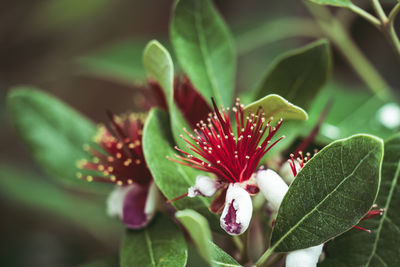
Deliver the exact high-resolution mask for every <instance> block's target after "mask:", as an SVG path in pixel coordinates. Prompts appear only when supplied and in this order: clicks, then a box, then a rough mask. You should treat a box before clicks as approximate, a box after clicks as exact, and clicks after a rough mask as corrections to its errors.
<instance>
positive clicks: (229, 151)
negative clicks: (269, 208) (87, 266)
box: [175, 99, 283, 235]
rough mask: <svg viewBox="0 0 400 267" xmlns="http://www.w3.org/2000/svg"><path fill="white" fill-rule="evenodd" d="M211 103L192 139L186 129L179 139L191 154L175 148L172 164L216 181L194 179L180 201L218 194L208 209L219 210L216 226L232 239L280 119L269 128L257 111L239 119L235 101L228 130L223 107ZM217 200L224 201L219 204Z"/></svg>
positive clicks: (247, 212)
mask: <svg viewBox="0 0 400 267" xmlns="http://www.w3.org/2000/svg"><path fill="white" fill-rule="evenodd" d="M212 101H213V106H214V113H212V114H209V117H208V119H207V121H206V122H204V121H200V123H198V124H197V129H195V130H194V132H195V135H196V136H194V135H192V134H190V133H189V132H187V131H186V130H185V131H186V133H187V134H188V136H189V137H190V139H187V138H185V137H183V136H181V137H182V138H183V140H185V141H186V142H187V144H188V148H189V149H190V150H191V151H192V152H194V155H192V154H190V153H188V152H186V151H183V150H182V149H179V148H177V147H176V149H177V150H178V151H180V152H181V153H182V154H184V155H185V156H186V157H184V156H180V155H176V157H177V159H175V161H177V162H179V163H181V164H183V165H186V166H190V167H192V168H195V169H199V170H202V171H206V172H210V173H213V174H214V175H215V176H216V178H217V179H216V180H215V179H211V178H199V177H198V178H197V179H196V184H195V185H194V186H193V187H191V188H189V191H188V193H187V194H185V195H184V196H186V195H187V196H189V197H194V196H197V195H202V196H212V195H214V193H215V192H216V191H217V190H221V193H220V194H219V195H218V196H217V197H216V198H215V199H214V201H213V203H212V205H211V210H212V211H221V210H222V207H223V205H224V208H223V211H222V216H221V226H222V228H223V229H224V230H225V231H227V232H228V233H229V234H232V235H236V234H241V233H243V232H244V231H245V230H246V229H247V227H248V224H249V222H250V218H251V210H252V204H251V199H250V195H249V194H255V193H257V192H258V187H257V185H256V182H255V180H254V172H255V171H256V168H257V166H258V164H259V162H260V160H261V159H262V157H263V156H264V155H265V154H266V153H267V152H268V151H269V150H270V149H271V148H272V147H273V146H274V145H275V144H276V143H278V142H279V141H280V140H281V139H282V138H283V137H281V138H279V139H278V140H277V141H275V142H273V143H271V139H272V137H273V136H274V135H275V133H276V132H277V131H278V129H279V127H280V126H281V124H282V120H280V121H279V122H278V123H277V125H276V126H275V127H272V126H271V124H270V123H271V120H270V121H266V119H265V118H264V113H263V111H262V110H261V109H258V110H257V112H256V113H252V114H249V115H248V116H245V112H244V110H243V105H242V104H241V103H240V100H239V99H237V101H236V104H235V107H234V108H232V111H233V113H234V117H235V123H236V125H235V126H233V124H232V123H231V120H230V118H229V111H230V110H229V108H227V109H225V108H222V109H221V110H219V109H218V108H217V106H216V104H215V102H214V100H212ZM200 177H201V176H200ZM178 198H179V197H178ZM222 198H223V199H225V202H222V201H221V199H222ZM218 204H222V206H221V205H218Z"/></svg>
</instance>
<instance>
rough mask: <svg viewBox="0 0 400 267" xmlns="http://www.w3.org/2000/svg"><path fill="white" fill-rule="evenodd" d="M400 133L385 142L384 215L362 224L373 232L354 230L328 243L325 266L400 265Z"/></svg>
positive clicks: (380, 196) (381, 200) (381, 202)
mask: <svg viewBox="0 0 400 267" xmlns="http://www.w3.org/2000/svg"><path fill="white" fill-rule="evenodd" d="M399 176H400V134H396V135H395V136H393V137H392V138H389V139H388V140H386V141H385V155H384V158H383V164H382V178H381V179H382V181H381V186H380V189H379V194H378V197H377V199H376V202H375V203H376V204H377V205H378V206H379V208H384V209H385V211H384V212H383V215H382V216H378V217H375V218H373V219H369V220H366V221H364V222H363V223H362V224H360V226H361V227H364V228H367V229H370V230H371V231H372V232H371V233H370V234H368V233H365V232H363V231H359V230H351V231H349V232H347V233H345V234H343V235H342V236H339V237H337V238H335V240H333V241H331V242H329V243H328V245H327V254H326V256H327V258H326V259H325V261H324V262H323V263H322V266H337V264H339V263H340V264H342V265H343V266H344V265H346V266H355V267H357V266H360V267H361V266H399V265H400V257H399V255H400V247H399V246H398V245H396V244H400V231H399V229H400V214H399V212H398V211H399V209H400V178H399Z"/></svg>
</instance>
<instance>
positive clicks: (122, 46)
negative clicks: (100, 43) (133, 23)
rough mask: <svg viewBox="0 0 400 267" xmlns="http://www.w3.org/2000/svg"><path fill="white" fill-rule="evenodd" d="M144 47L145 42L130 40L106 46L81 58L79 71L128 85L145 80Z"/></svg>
mask: <svg viewBox="0 0 400 267" xmlns="http://www.w3.org/2000/svg"><path fill="white" fill-rule="evenodd" d="M144 46H145V44H144V43H143V42H140V41H136V40H130V39H129V40H124V41H120V42H118V43H115V44H112V45H109V46H106V47H104V48H102V49H100V50H98V51H94V52H92V53H89V54H87V55H85V56H83V57H81V58H79V59H78V64H79V65H80V69H79V71H80V72H81V73H84V74H86V75H92V76H95V77H99V78H102V79H110V80H113V81H118V82H122V83H126V84H132V83H133V82H135V81H142V80H145V79H146V73H145V70H144V68H143V64H142V54H143V49H144Z"/></svg>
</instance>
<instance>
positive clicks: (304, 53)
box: [254, 40, 331, 109]
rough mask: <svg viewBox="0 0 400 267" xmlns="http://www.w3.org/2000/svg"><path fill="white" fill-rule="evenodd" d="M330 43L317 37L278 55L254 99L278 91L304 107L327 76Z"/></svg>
mask: <svg viewBox="0 0 400 267" xmlns="http://www.w3.org/2000/svg"><path fill="white" fill-rule="evenodd" d="M330 65H331V55H330V48H329V43H328V42H327V41H326V40H319V41H316V42H314V43H312V44H309V45H307V46H305V47H302V48H299V49H295V50H292V51H289V52H288V53H286V54H284V55H283V56H281V57H279V58H278V59H277V60H276V61H275V63H274V64H273V65H272V66H271V68H270V69H269V70H268V72H267V74H266V76H265V78H264V79H263V81H262V82H261V84H260V86H259V88H258V89H257V92H256V94H255V98H254V100H258V99H260V98H262V97H264V96H265V95H268V94H278V95H280V96H282V97H284V98H285V99H287V100H288V101H290V102H292V103H293V104H295V105H297V106H300V107H302V108H305V109H307V108H308V107H309V105H310V104H311V102H312V100H313V99H314V97H315V96H316V95H317V93H318V91H319V90H320V89H321V87H322V86H323V85H324V84H325V82H326V81H327V79H328V77H329V73H330V68H331V67H330Z"/></svg>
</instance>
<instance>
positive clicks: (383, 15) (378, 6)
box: [371, 0, 388, 22]
mask: <svg viewBox="0 0 400 267" xmlns="http://www.w3.org/2000/svg"><path fill="white" fill-rule="evenodd" d="M371 3H372V6H373V7H374V9H375V12H376V14H377V15H378V17H379V19H380V20H381V22H384V21H386V20H387V19H388V18H387V17H386V13H385V11H383V8H382V6H381V3H379V0H371Z"/></svg>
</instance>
